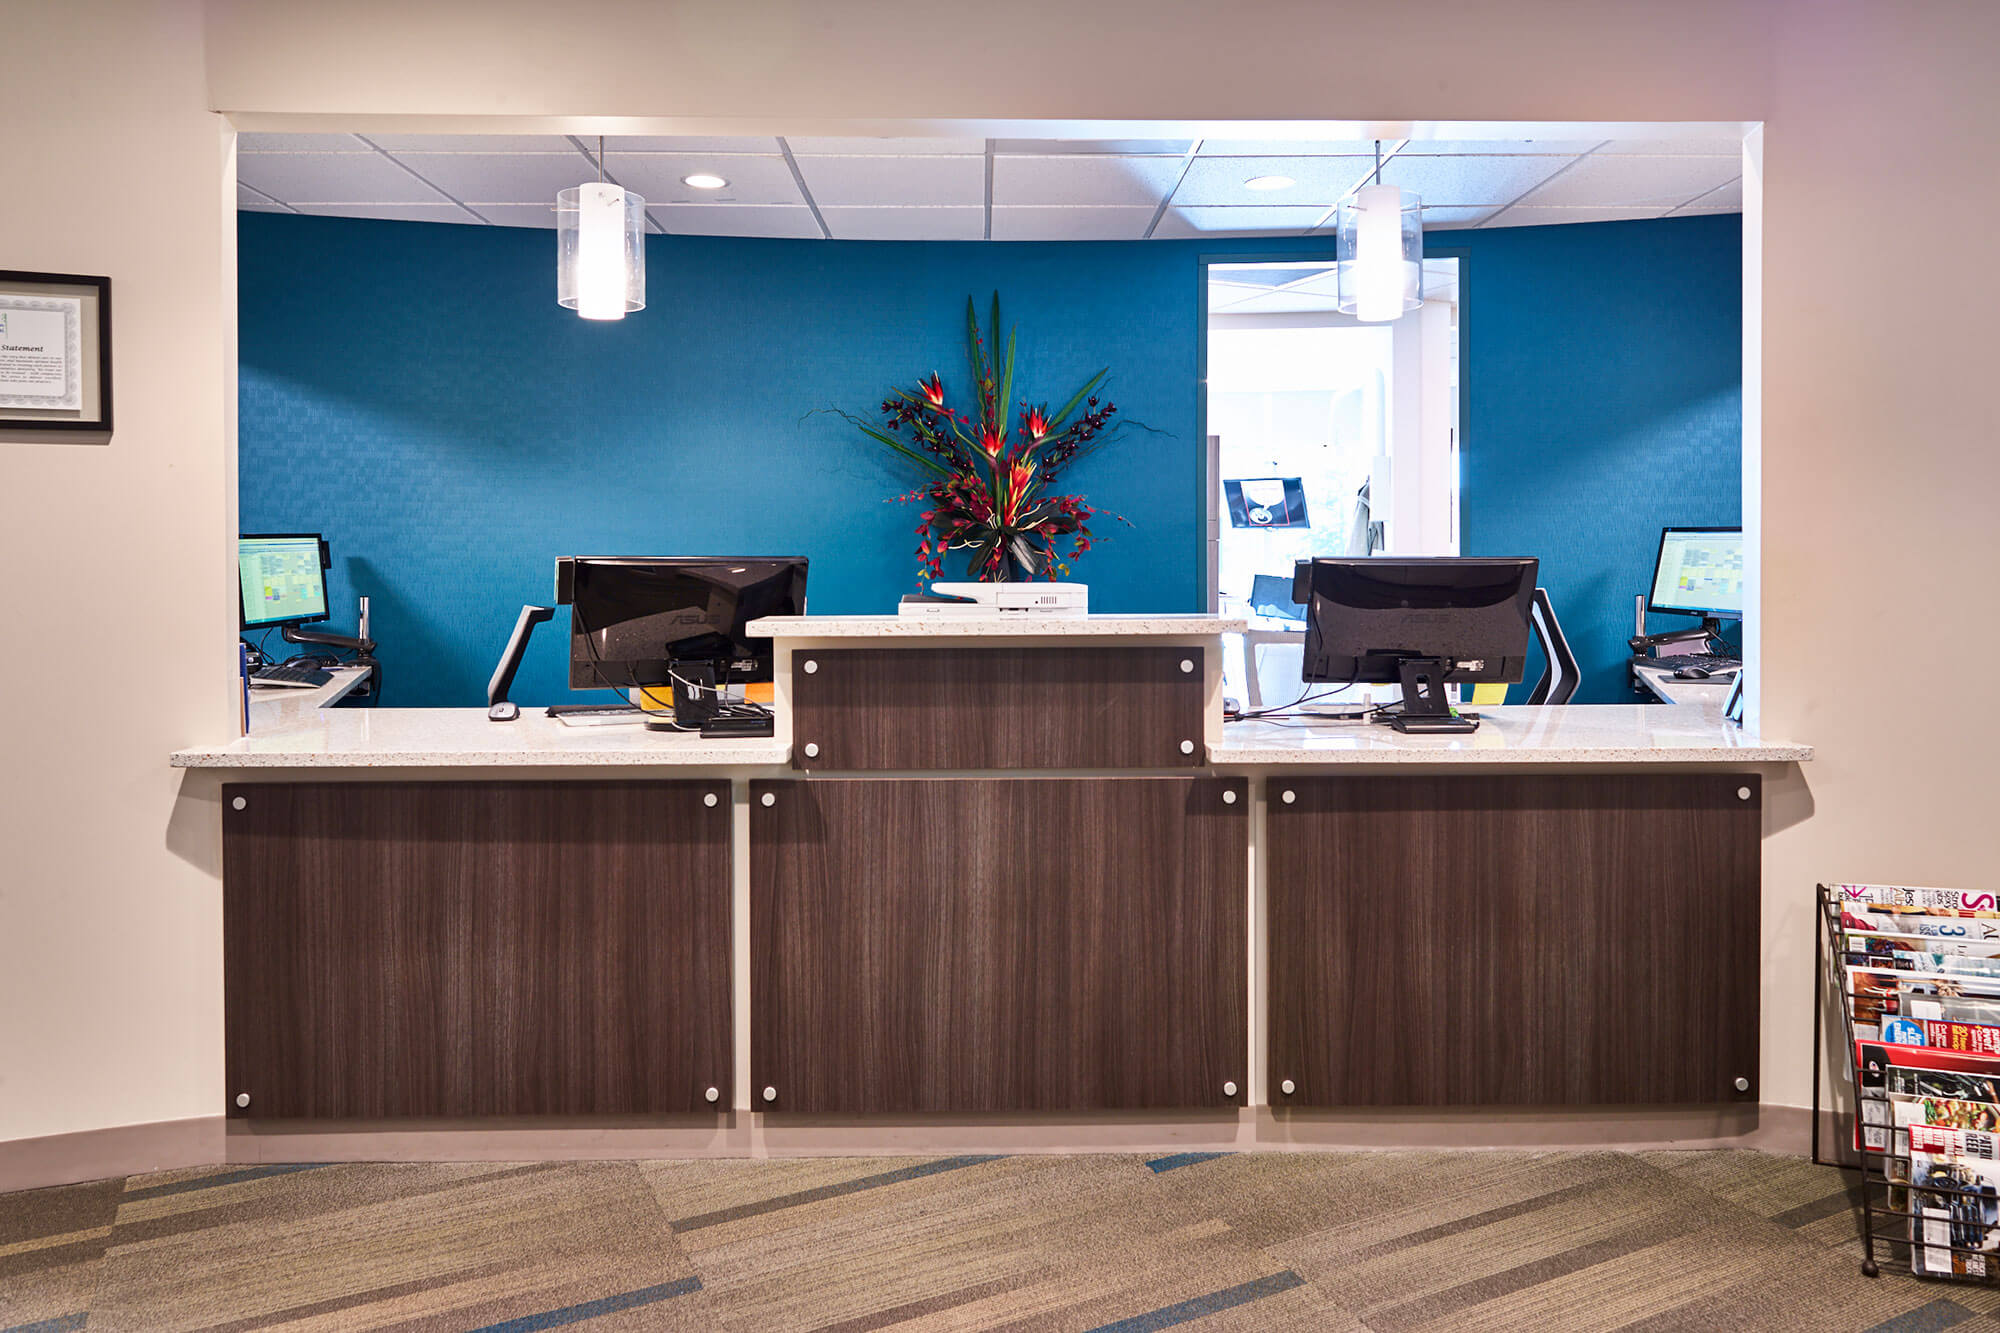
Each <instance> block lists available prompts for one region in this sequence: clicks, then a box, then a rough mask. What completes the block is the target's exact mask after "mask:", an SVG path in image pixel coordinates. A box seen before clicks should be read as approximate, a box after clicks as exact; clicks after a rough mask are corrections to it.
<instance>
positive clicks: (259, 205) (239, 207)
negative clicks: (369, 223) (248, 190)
mask: <svg viewBox="0 0 2000 1333" xmlns="http://www.w3.org/2000/svg"><path fill="white" fill-rule="evenodd" d="M236 211H237V212H239V213H289V212H291V211H292V210H291V209H289V208H286V207H285V206H284V205H283V204H274V203H271V202H269V201H268V200H263V199H257V198H255V197H254V196H253V197H251V198H239V199H238V200H237V201H236ZM471 220H472V219H470V218H467V219H466V221H468V222H470V221H471Z"/></svg>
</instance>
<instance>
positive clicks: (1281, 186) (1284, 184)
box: [1243, 176, 1298, 190]
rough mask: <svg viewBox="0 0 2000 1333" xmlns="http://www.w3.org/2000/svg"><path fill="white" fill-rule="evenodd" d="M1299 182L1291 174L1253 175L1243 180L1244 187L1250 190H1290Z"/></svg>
mask: <svg viewBox="0 0 2000 1333" xmlns="http://www.w3.org/2000/svg"><path fill="white" fill-rule="evenodd" d="M1297 184H1298V182H1297V181H1295V180H1293V179H1292V178H1291V177H1290V176H1252V177H1251V178H1250V179H1249V180H1247V181H1244V182H1243V185H1244V188H1245V189H1250V190H1289V189H1291V188H1292V187H1293V186H1294V185H1297Z"/></svg>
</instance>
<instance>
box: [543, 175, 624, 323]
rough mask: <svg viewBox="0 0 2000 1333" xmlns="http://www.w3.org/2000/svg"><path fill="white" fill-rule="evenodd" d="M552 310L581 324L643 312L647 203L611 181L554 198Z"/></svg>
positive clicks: (579, 188)
mask: <svg viewBox="0 0 2000 1333" xmlns="http://www.w3.org/2000/svg"><path fill="white" fill-rule="evenodd" d="M556 304H558V305H560V306H564V307H566V308H567V309H570V310H574V311H576V313H577V314H579V315H581V316H583V317H584V318H585V319H623V318H625V316H626V315H627V314H629V313H630V312H632V311H634V310H644V309H645V308H646V201H645V200H644V199H642V198H640V197H639V196H638V195H636V194H633V193H632V192H631V191H630V190H621V189H619V188H618V187H617V186H616V185H613V184H611V183H610V182H609V181H592V182H591V183H590V184H588V185H578V186H574V187H572V188H570V189H567V190H563V191H560V192H558V193H557V195H556Z"/></svg>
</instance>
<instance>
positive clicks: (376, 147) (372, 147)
mask: <svg viewBox="0 0 2000 1333" xmlns="http://www.w3.org/2000/svg"><path fill="white" fill-rule="evenodd" d="M354 137H355V138H357V139H359V140H360V141H361V142H362V143H365V144H367V145H368V148H369V151H370V152H374V153H379V154H381V155H382V156H383V157H384V158H386V159H387V160H388V161H390V162H391V163H394V164H395V165H396V166H397V167H400V168H401V169H402V170H404V171H407V172H409V173H410V175H411V176H412V177H414V178H415V179H417V180H419V181H422V182H423V183H424V184H425V185H427V186H429V187H430V188H431V189H433V190H437V192H438V193H439V194H441V195H443V196H444V197H445V198H446V199H449V200H451V202H452V203H454V204H457V205H458V206H459V207H460V208H462V209H464V210H465V211H466V212H468V213H470V214H472V216H474V217H476V218H478V219H479V220H480V222H481V223H483V224H484V225H486V226H489V227H490V226H492V225H493V224H492V223H491V222H490V221H488V219H487V218H486V216H485V215H484V214H482V213H481V212H480V211H479V210H478V209H476V208H474V207H472V206H471V205H470V204H468V203H466V202H465V201H464V200H463V199H460V198H458V197H456V196H455V195H453V194H452V193H451V192H450V191H448V190H438V187H437V184H436V183H435V182H433V181H431V180H428V179H426V178H425V177H424V175H423V173H422V172H420V171H418V170H417V169H416V168H415V167H412V166H411V165H410V164H409V163H407V162H405V161H403V159H401V158H400V157H397V156H396V155H395V154H394V153H392V152H390V151H389V150H388V149H386V148H384V147H382V146H381V145H380V144H378V143H376V142H375V141H374V140H373V139H371V138H369V137H368V136H367V135H365V134H357V135H355V136H354Z"/></svg>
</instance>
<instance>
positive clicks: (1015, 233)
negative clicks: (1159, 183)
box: [993, 204, 1158, 241]
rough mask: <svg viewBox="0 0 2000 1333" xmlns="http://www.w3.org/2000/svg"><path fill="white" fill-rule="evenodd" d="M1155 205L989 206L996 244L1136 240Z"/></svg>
mask: <svg viewBox="0 0 2000 1333" xmlns="http://www.w3.org/2000/svg"><path fill="white" fill-rule="evenodd" d="M1157 207H1158V206H1157V205H1155V204H1140V205H1138V206H1136V207H1135V206H1129V205H1110V206H1097V207H1088V208H1033V207H1027V208H1016V207H1008V206H1004V205H1001V204H995V205H994V206H993V239H994V240H996V241H1136V240H1138V239H1139V238H1140V237H1142V236H1144V235H1145V234H1146V227H1147V224H1149V223H1151V222H1152V220H1153V214H1154V212H1155V211H1156V210H1157Z"/></svg>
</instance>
